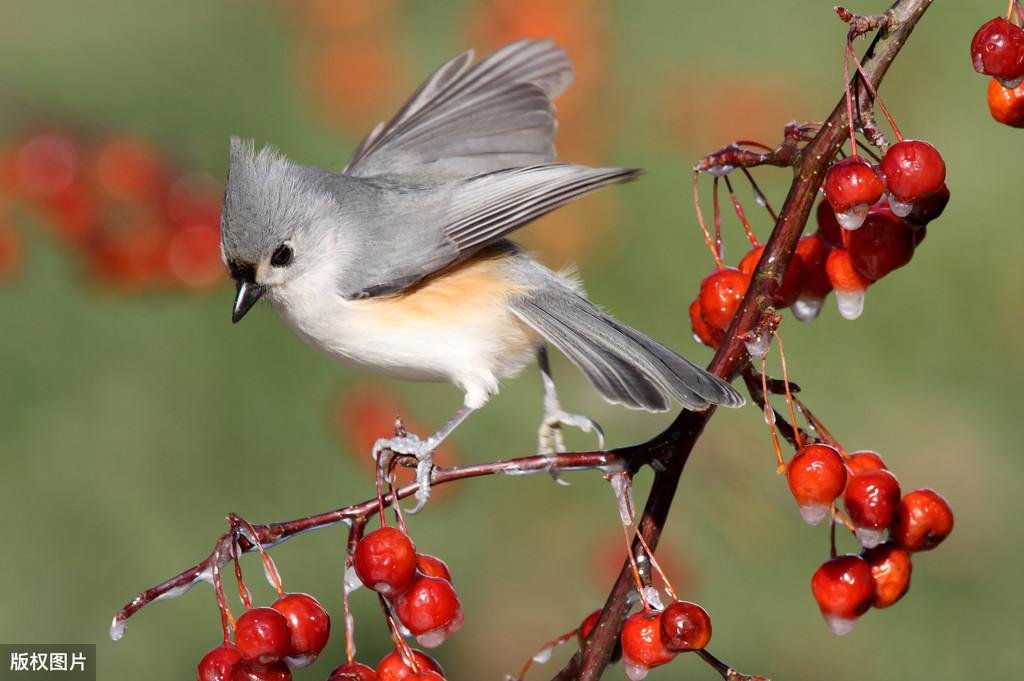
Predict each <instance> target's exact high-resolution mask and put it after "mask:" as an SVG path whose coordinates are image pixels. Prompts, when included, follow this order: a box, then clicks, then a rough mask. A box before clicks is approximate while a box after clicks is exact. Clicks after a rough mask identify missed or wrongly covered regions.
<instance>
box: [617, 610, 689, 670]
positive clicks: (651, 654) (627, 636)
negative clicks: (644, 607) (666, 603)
mask: <svg viewBox="0 0 1024 681" xmlns="http://www.w3.org/2000/svg"><path fill="white" fill-rule="evenodd" d="M620 641H621V642H622V663H623V664H624V665H625V667H626V675H627V676H628V677H629V678H630V681H640V679H642V678H644V677H645V676H647V672H648V671H649V670H650V669H652V668H654V667H659V666H661V665H663V664H666V663H668V662H671V661H672V660H673V659H674V658H675V656H676V653H674V652H673V651H671V650H669V649H668V648H667V647H666V646H665V643H664V642H663V641H662V639H661V613H649V612H646V611H641V612H638V613H636V614H635V615H631V616H630V617H628V618H626V621H625V623H624V624H623V625H622V635H621V637H620Z"/></svg>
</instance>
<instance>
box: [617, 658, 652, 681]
mask: <svg viewBox="0 0 1024 681" xmlns="http://www.w3.org/2000/svg"><path fill="white" fill-rule="evenodd" d="M622 666H623V667H624V668H625V670H626V676H628V677H629V681H641V679H643V678H645V677H646V676H647V672H649V671H651V668H650V667H647V666H644V665H642V664H640V663H639V662H634V661H633V660H627V659H625V658H623V659H622Z"/></svg>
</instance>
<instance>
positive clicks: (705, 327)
mask: <svg viewBox="0 0 1024 681" xmlns="http://www.w3.org/2000/svg"><path fill="white" fill-rule="evenodd" d="M690 328H691V329H692V330H693V337H694V339H695V340H696V341H697V342H698V343H703V344H704V345H706V346H708V347H709V348H717V347H718V344H719V343H721V342H722V335H723V332H722V331H721V330H719V329H716V328H714V327H712V326H711V325H710V324H708V323H707V322H706V321H704V317H702V316H701V313H700V298H694V299H693V302H692V303H690Z"/></svg>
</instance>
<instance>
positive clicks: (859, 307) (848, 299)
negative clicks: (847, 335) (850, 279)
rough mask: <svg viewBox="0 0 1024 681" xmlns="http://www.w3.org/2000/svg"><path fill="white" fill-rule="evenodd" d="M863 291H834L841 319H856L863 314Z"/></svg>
mask: <svg viewBox="0 0 1024 681" xmlns="http://www.w3.org/2000/svg"><path fill="white" fill-rule="evenodd" d="M864 293H865V292H864V291H836V304H837V306H838V307H839V314H840V315H842V317H843V319H850V320H853V319H856V318H857V317H859V316H860V315H861V313H862V312H864Z"/></svg>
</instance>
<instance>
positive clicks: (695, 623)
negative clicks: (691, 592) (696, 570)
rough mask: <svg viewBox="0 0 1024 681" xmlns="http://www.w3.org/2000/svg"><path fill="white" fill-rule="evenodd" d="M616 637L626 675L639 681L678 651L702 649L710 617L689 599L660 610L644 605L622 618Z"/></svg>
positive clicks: (707, 633)
mask: <svg viewBox="0 0 1024 681" xmlns="http://www.w3.org/2000/svg"><path fill="white" fill-rule="evenodd" d="M598 614H600V611H598ZM591 617H593V615H591ZM596 621H597V619H596V618H594V622H596ZM586 624H587V622H586V621H584V623H583V626H586ZM591 627H593V624H591ZM580 629H581V635H582V630H583V627H582V626H581V628H580ZM619 641H620V643H621V644H622V663H623V665H624V666H625V669H626V676H628V677H629V678H630V679H631V680H632V681H640V679H642V678H644V677H645V676H647V672H648V670H650V669H653V668H654V667H659V666H661V665H663V664H667V663H669V662H671V661H672V660H674V659H675V657H676V655H678V654H679V653H684V652H688V651H693V650H703V649H704V648H705V647H706V646H707V645H708V642H710V641H711V618H710V617H709V616H708V613H707V611H706V610H705V609H704V608H702V607H701V606H699V605H697V604H696V603H691V602H689V601H675V602H674V603H670V604H669V605H668V606H667V607H666V608H665V609H664V610H661V611H658V610H653V609H647V608H645V609H644V610H641V611H640V612H638V613H635V614H633V615H630V616H629V617H628V618H626V621H625V622H624V623H623V625H622V634H621V636H620V638H619Z"/></svg>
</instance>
